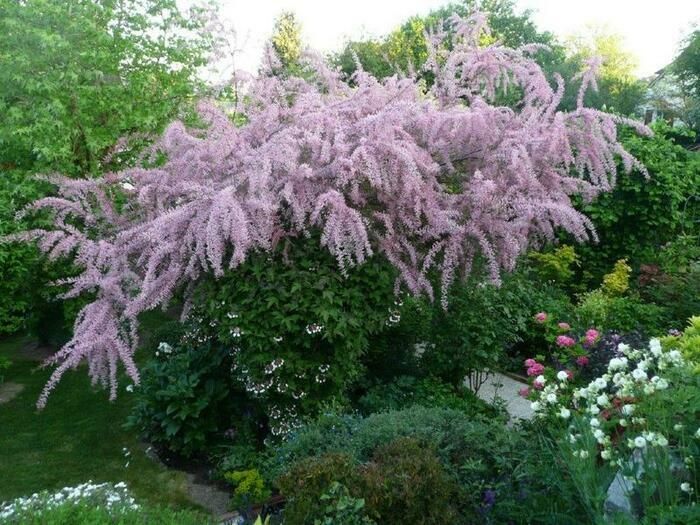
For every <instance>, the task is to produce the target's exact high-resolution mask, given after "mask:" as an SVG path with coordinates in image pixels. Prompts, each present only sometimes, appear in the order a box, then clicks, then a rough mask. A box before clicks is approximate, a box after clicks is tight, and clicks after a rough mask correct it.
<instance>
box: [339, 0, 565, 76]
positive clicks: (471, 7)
mask: <svg viewBox="0 0 700 525" xmlns="http://www.w3.org/2000/svg"><path fill="white" fill-rule="evenodd" d="M476 10H480V11H482V12H484V13H486V16H487V20H488V24H489V27H490V28H491V31H492V34H491V36H490V37H488V38H482V40H481V42H482V43H483V44H488V43H493V42H494V41H498V42H501V43H502V44H503V45H505V46H508V47H513V48H516V47H519V46H521V45H523V44H531V43H538V44H546V45H550V46H553V47H554V48H555V49H554V53H553V55H554V56H555V57H558V59H563V54H562V53H563V50H562V49H560V48H559V47H558V46H557V45H556V43H555V42H554V37H553V35H552V34H551V33H547V32H541V31H539V30H538V29H537V27H536V26H535V24H534V22H533V20H532V13H531V12H530V11H528V10H525V11H522V12H517V11H516V7H515V2H514V1H513V0H464V1H462V2H456V3H451V4H449V5H447V6H445V7H443V8H440V9H437V10H433V11H431V12H430V13H429V14H428V15H427V16H413V17H411V18H410V19H408V20H407V21H406V22H404V23H403V24H402V25H401V26H400V27H398V28H397V29H395V30H394V31H392V32H391V33H389V34H388V35H387V36H385V37H383V38H374V39H364V40H357V41H348V42H347V43H346V44H345V47H344V48H343V50H342V51H341V52H340V53H338V54H337V55H336V56H335V57H334V61H335V62H336V64H337V65H338V66H339V67H340V68H341V70H342V71H343V73H344V74H345V76H346V77H347V78H351V77H352V75H353V73H355V71H356V69H357V63H356V61H355V56H357V59H358V60H359V63H360V64H361V65H362V68H363V69H364V70H365V71H367V72H369V73H371V74H372V75H373V76H375V77H376V78H380V79H381V78H386V77H389V76H391V75H394V74H396V73H407V72H409V71H410V70H411V69H413V70H415V71H416V72H418V73H419V74H422V76H424V77H425V79H426V80H429V81H431V82H432V77H431V75H430V74H429V73H427V74H426V73H424V72H423V71H422V69H423V67H424V65H425V63H426V61H427V60H428V56H429V42H428V40H427V39H426V35H425V34H426V31H433V30H435V29H436V28H438V27H440V26H441V25H442V24H443V23H444V21H446V20H448V19H449V18H450V17H451V16H453V15H459V16H462V17H465V16H468V15H469V14H470V13H473V12H474V11H476ZM548 55H549V56H551V55H552V53H538V54H537V58H538V61H540V62H541V63H544V64H545V65H551V62H552V59H551V58H548ZM554 61H556V59H555V60H554Z"/></svg>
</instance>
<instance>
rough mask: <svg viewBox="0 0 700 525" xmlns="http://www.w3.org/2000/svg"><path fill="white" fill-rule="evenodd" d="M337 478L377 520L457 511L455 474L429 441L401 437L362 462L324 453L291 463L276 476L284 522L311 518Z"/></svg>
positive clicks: (445, 516)
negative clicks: (284, 503) (284, 504)
mask: <svg viewBox="0 0 700 525" xmlns="http://www.w3.org/2000/svg"><path fill="white" fill-rule="evenodd" d="M338 482H339V483H341V484H342V485H344V486H345V487H347V489H348V493H349V494H350V495H351V497H352V498H353V499H354V500H355V501H357V500H358V499H363V500H364V501H365V502H366V508H367V514H368V515H369V516H370V517H372V518H374V519H375V520H377V521H378V522H380V523H416V524H420V523H444V520H448V522H451V521H450V520H453V519H454V518H455V517H456V515H457V511H456V506H455V498H454V496H455V495H456V494H457V492H458V488H457V484H456V481H455V479H454V478H451V477H450V476H449V475H448V474H447V472H446V471H445V469H444V468H443V466H442V464H441V462H440V460H439V459H438V457H437V456H436V454H435V452H434V451H432V450H431V449H430V448H429V447H426V446H423V445H422V444H420V442H418V441H417V440H415V439H410V438H402V439H399V440H397V441H395V442H392V443H389V444H387V445H382V446H380V447H378V448H377V450H376V451H375V453H374V455H373V457H372V460H371V461H370V462H368V463H366V464H364V465H356V464H355V463H353V461H352V460H351V459H350V458H349V457H348V456H343V455H335V454H327V455H324V456H321V457H319V458H315V459H313V460H310V461H308V460H307V461H303V462H301V463H299V464H297V465H296V466H294V467H293V468H292V469H291V470H290V471H289V472H288V473H286V474H285V475H284V476H282V478H280V480H279V482H278V484H279V487H280V491H281V493H282V494H283V495H285V496H287V497H288V498H289V500H288V504H287V507H286V508H285V512H284V518H285V523H288V524H290V525H295V524H300V525H301V524H306V523H310V522H311V520H310V518H311V517H312V516H314V515H316V514H319V513H320V512H323V511H324V503H323V500H322V499H321V498H322V495H323V494H324V493H325V492H326V491H327V490H328V488H329V487H333V486H334V484H335V483H338ZM360 523H361V522H360Z"/></svg>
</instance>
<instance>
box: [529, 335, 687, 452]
mask: <svg viewBox="0 0 700 525" xmlns="http://www.w3.org/2000/svg"><path fill="white" fill-rule="evenodd" d="M618 351H619V352H620V354H621V356H620V357H615V358H613V359H611V360H610V362H609V363H608V368H607V371H606V373H604V374H603V375H602V376H600V377H597V378H596V379H594V380H593V381H591V382H590V383H589V384H588V385H587V386H585V387H583V388H578V389H574V390H573V391H570V390H567V388H569V382H570V379H569V377H568V374H567V373H566V372H559V373H558V374H557V376H556V378H557V380H558V382H553V383H549V384H547V382H546V380H545V378H544V377H538V378H536V379H535V383H539V388H540V390H539V391H538V393H539V395H538V398H537V399H536V400H535V401H533V402H532V404H531V406H532V409H533V411H534V412H535V415H536V416H538V417H543V416H545V415H554V416H558V417H560V418H563V419H569V418H570V417H571V414H572V413H573V412H576V413H577V414H578V415H580V416H583V417H584V418H585V420H586V421H587V423H586V424H587V426H590V432H591V434H592V436H593V437H594V438H595V440H596V442H597V443H598V445H599V446H600V450H601V452H600V456H601V458H602V459H604V460H606V461H610V462H611V464H613V465H619V464H620V461H621V459H619V458H617V459H616V458H615V450H614V448H613V440H612V438H611V436H610V435H608V433H606V431H605V430H604V429H603V427H606V426H607V427H610V426H611V425H610V424H608V423H607V422H608V421H611V422H613V423H615V425H613V426H617V425H619V426H621V427H628V426H630V425H632V426H633V427H635V429H636V430H634V431H632V428H630V431H631V432H629V433H631V434H632V435H631V436H628V438H627V440H626V442H625V443H626V444H627V447H628V448H629V449H645V448H647V447H666V446H668V444H669V442H668V438H667V437H666V436H664V435H663V434H662V433H661V432H656V431H651V430H649V429H645V428H638V427H643V426H644V425H645V424H646V420H645V419H644V418H643V417H638V416H636V415H635V411H636V405H635V403H636V402H637V400H639V399H643V398H644V397H647V396H650V395H652V394H654V393H655V392H657V391H660V390H666V389H667V388H669V383H668V381H667V380H666V379H665V378H664V377H662V375H663V374H664V372H665V371H668V370H670V369H671V368H674V367H683V366H685V362H684V360H683V357H682V355H681V353H680V352H679V351H677V350H670V351H664V349H663V348H662V347H661V343H660V341H659V340H658V339H651V340H650V341H649V346H648V348H646V349H643V350H635V349H631V348H630V347H629V346H628V345H625V344H620V345H619V346H618ZM659 374H661V375H659ZM569 392H570V394H571V398H570V399H571V402H570V403H569V399H568V396H565V395H562V394H568V393H569ZM571 430H572V432H571V433H570V434H569V442H570V443H571V444H575V443H577V442H578V441H579V439H580V438H581V435H580V434H577V433H575V429H574V428H573V427H572V428H571ZM695 437H698V438H700V429H698V431H697V432H695ZM625 454H627V453H625ZM574 455H575V456H576V457H579V458H585V457H587V456H588V452H587V451H586V450H575V451H574Z"/></svg>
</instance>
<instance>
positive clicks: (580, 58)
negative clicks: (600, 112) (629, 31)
mask: <svg viewBox="0 0 700 525" xmlns="http://www.w3.org/2000/svg"><path fill="white" fill-rule="evenodd" d="M565 47H566V54H567V62H568V64H567V65H568V67H572V68H573V69H574V70H578V69H580V68H581V66H582V65H583V64H585V63H586V62H587V61H590V60H593V59H600V60H601V66H600V75H599V78H598V80H597V84H598V89H596V90H591V91H589V92H588V93H587V94H586V104H587V105H589V106H591V107H596V108H600V107H604V108H607V109H608V110H612V111H615V112H616V113H621V114H623V115H631V114H633V113H634V112H635V110H636V109H637V106H638V105H639V104H640V102H641V101H642V98H643V96H644V93H645V90H646V85H645V83H644V82H642V81H641V80H638V79H637V78H636V77H635V69H636V67H637V63H636V60H635V57H634V55H632V54H631V53H629V52H628V51H627V50H625V48H624V45H623V41H622V38H621V37H620V35H616V34H613V33H609V32H608V31H606V30H605V29H603V28H599V27H591V28H588V29H587V32H586V33H585V34H579V35H576V36H574V37H571V38H569V39H568V41H567V42H565ZM572 87H576V84H575V83H574V85H573V86H572ZM575 99H576V92H575V90H569V92H568V93H567V96H566V97H565V98H564V102H563V104H564V106H565V107H570V108H573V107H574V100H575Z"/></svg>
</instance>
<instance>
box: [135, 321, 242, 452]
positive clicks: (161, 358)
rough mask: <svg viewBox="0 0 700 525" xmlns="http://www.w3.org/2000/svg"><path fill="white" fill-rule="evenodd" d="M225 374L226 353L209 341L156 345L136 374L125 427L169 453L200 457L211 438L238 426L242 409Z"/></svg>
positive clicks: (228, 366) (227, 365) (238, 395)
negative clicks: (138, 379)
mask: <svg viewBox="0 0 700 525" xmlns="http://www.w3.org/2000/svg"><path fill="white" fill-rule="evenodd" d="M190 337H191V338H197V337H198V336H196V335H192V336H190ZM230 369H231V356H230V352H229V351H228V350H226V349H224V348H222V347H221V346H220V345H217V344H215V343H213V342H211V341H204V342H199V341H196V342H195V341H191V342H187V339H186V340H183V342H181V343H180V345H178V346H174V347H173V346H171V345H169V344H168V343H161V345H159V350H157V351H156V353H155V358H154V359H152V360H151V361H150V362H148V363H147V364H146V365H145V366H144V367H143V368H142V370H141V384H140V386H139V387H138V388H137V389H136V391H135V396H136V403H135V406H134V409H133V411H132V413H131V414H130V416H129V419H128V425H129V426H131V427H133V428H136V429H138V430H139V431H140V432H141V433H142V435H143V436H144V438H145V439H147V440H148V441H150V442H151V443H154V444H157V445H160V446H163V447H165V448H167V449H168V450H170V451H172V452H176V453H178V454H182V455H185V456H190V455H192V454H195V453H198V452H202V451H203V450H205V448H206V446H207V444H208V443H209V442H210V440H211V439H212V438H213V437H215V436H216V435H217V434H220V433H221V434H222V433H223V432H224V431H225V430H227V429H229V428H231V427H236V426H239V425H241V424H242V422H243V421H244V419H243V417H242V415H241V414H242V413H243V412H244V410H246V408H247V407H248V404H247V402H246V400H245V397H244V396H243V394H242V393H241V392H240V391H238V390H237V385H236V384H235V383H234V382H233V380H232V378H231V373H230Z"/></svg>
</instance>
